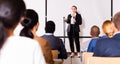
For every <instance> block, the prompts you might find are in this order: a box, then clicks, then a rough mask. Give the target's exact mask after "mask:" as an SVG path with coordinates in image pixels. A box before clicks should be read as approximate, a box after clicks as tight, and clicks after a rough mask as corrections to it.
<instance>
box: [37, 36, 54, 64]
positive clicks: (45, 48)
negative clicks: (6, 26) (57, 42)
mask: <svg viewBox="0 0 120 64" xmlns="http://www.w3.org/2000/svg"><path fill="white" fill-rule="evenodd" d="M35 39H36V40H37V41H38V42H39V44H40V46H41V49H42V52H43V55H44V57H45V60H46V62H47V63H49V64H53V63H54V62H53V58H52V52H51V48H50V44H49V42H48V41H47V40H46V39H44V38H41V37H35Z"/></svg>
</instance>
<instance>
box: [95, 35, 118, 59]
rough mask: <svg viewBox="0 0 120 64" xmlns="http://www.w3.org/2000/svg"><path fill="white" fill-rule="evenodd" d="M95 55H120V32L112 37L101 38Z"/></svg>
mask: <svg viewBox="0 0 120 64" xmlns="http://www.w3.org/2000/svg"><path fill="white" fill-rule="evenodd" d="M94 56H102V57H120V33H118V34H116V35H114V36H113V37H112V38H101V39H99V40H98V41H97V43H96V46H95V49H94Z"/></svg>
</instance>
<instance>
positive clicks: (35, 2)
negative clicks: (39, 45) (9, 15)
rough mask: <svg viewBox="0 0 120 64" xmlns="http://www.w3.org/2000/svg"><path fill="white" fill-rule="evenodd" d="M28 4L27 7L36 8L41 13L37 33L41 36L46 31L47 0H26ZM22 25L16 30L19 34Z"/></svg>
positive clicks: (16, 33)
mask: <svg viewBox="0 0 120 64" xmlns="http://www.w3.org/2000/svg"><path fill="white" fill-rule="evenodd" d="M24 1H25V3H26V6H27V9H34V10H35V11H36V12H37V13H38V14H39V23H40V26H39V29H38V31H37V34H38V35H39V36H41V35H43V34H44V33H45V31H44V26H45V0H24ZM21 29H22V26H21V25H19V26H18V27H17V28H16V30H15V35H19V32H20V30H21Z"/></svg>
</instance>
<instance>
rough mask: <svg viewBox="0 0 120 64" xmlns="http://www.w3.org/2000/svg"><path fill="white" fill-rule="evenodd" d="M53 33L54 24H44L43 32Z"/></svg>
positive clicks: (51, 22)
mask: <svg viewBox="0 0 120 64" xmlns="http://www.w3.org/2000/svg"><path fill="white" fill-rule="evenodd" d="M54 31H55V23H54V22H53V21H48V22H46V26H45V32H46V33H54Z"/></svg>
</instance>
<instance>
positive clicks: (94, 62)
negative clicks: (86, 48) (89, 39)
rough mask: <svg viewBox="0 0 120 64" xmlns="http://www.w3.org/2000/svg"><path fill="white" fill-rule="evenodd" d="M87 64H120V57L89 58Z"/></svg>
mask: <svg viewBox="0 0 120 64" xmlns="http://www.w3.org/2000/svg"><path fill="white" fill-rule="evenodd" d="M87 64H120V57H89V58H88V61H87Z"/></svg>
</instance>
